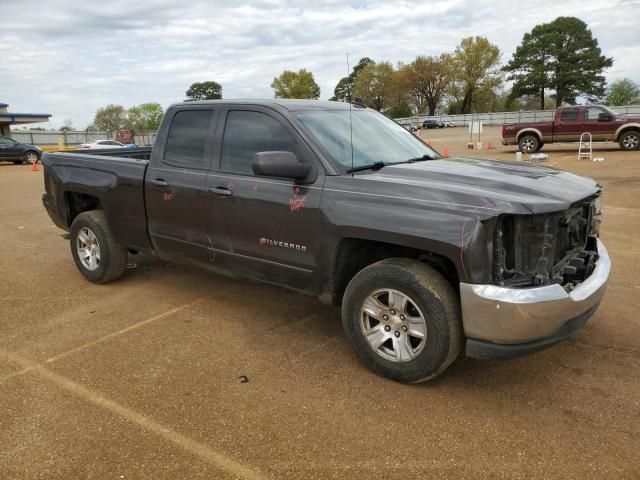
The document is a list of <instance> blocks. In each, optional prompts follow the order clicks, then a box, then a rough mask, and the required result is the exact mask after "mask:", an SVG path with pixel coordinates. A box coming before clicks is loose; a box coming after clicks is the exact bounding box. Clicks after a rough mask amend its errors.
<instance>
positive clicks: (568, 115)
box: [560, 108, 579, 122]
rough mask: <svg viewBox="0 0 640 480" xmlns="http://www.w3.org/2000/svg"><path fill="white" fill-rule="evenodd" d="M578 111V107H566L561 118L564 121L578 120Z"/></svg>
mask: <svg viewBox="0 0 640 480" xmlns="http://www.w3.org/2000/svg"><path fill="white" fill-rule="evenodd" d="M578 112H579V110H578V109H577V108H565V109H564V110H562V113H561V114H560V120H562V121H563V122H567V121H569V122H570V121H572V120H578Z"/></svg>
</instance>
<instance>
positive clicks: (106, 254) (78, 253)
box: [70, 210, 128, 283]
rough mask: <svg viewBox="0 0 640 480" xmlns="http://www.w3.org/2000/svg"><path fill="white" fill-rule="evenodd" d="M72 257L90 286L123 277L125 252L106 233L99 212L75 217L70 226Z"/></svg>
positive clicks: (109, 234)
mask: <svg viewBox="0 0 640 480" xmlns="http://www.w3.org/2000/svg"><path fill="white" fill-rule="evenodd" d="M70 237H71V238H70V243H71V255H73V260H74V261H75V263H76V266H77V267H78V270H80V273H82V275H84V277H85V278H86V279H87V280H89V281H90V282H93V283H107V282H110V281H112V280H115V279H116V278H118V277H120V276H122V274H123V273H124V271H125V269H126V267H127V258H128V252H127V249H126V248H125V247H123V246H122V245H120V244H119V243H118V242H117V241H116V239H115V238H114V237H113V235H112V234H111V232H110V231H109V226H108V225H107V220H106V218H105V216H104V212H103V211H102V210H91V211H89V212H83V213H81V214H80V215H78V216H77V217H76V218H75V219H74V220H73V223H72V224H71V235H70Z"/></svg>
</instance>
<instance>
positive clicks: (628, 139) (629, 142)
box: [619, 130, 640, 150]
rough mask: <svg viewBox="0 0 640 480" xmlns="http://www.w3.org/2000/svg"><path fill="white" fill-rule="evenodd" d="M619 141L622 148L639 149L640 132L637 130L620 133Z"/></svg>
mask: <svg viewBox="0 0 640 480" xmlns="http://www.w3.org/2000/svg"><path fill="white" fill-rule="evenodd" d="M619 142H620V149H621V150H638V148H640V132H636V131H635V130H632V131H631V132H625V133H623V134H622V135H620V140H619Z"/></svg>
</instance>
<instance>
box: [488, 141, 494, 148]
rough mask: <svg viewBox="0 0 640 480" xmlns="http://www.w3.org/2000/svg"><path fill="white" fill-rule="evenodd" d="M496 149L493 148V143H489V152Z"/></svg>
mask: <svg viewBox="0 0 640 480" xmlns="http://www.w3.org/2000/svg"><path fill="white" fill-rule="evenodd" d="M494 148H495V147H494V146H493V143H491V142H489V145H487V150H493V149H494Z"/></svg>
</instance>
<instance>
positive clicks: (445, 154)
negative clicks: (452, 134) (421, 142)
mask: <svg viewBox="0 0 640 480" xmlns="http://www.w3.org/2000/svg"><path fill="white" fill-rule="evenodd" d="M442 156H443V157H444V158H449V150H447V149H446V148H445V149H444V152H442Z"/></svg>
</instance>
